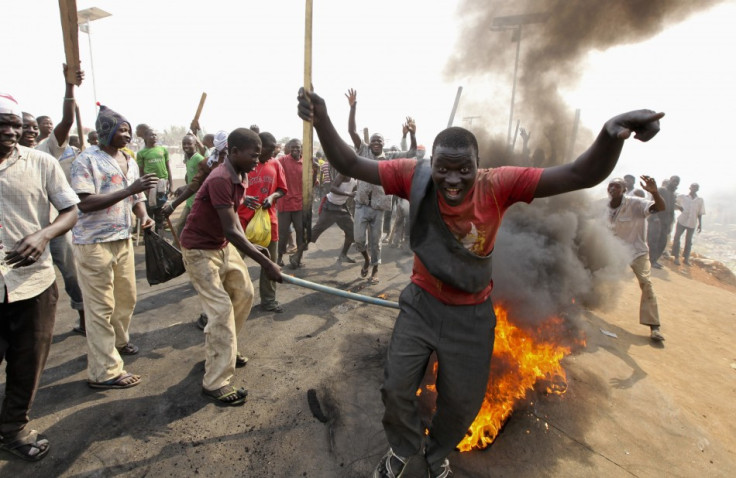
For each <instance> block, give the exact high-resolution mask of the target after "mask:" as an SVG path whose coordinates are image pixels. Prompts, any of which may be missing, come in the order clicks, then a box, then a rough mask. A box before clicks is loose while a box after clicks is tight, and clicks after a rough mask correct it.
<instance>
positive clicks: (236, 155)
mask: <svg viewBox="0 0 736 478" xmlns="http://www.w3.org/2000/svg"><path fill="white" fill-rule="evenodd" d="M227 149H228V152H227V156H228V158H229V159H230V164H232V165H233V168H235V171H237V172H239V173H241V174H247V173H249V172H251V171H253V169H254V168H255V167H256V163H257V162H258V157H259V156H260V155H261V138H259V137H258V134H256V133H255V132H254V131H252V130H250V129H248V128H238V129H235V130H233V132H232V133H230V134H229V135H228V137H227Z"/></svg>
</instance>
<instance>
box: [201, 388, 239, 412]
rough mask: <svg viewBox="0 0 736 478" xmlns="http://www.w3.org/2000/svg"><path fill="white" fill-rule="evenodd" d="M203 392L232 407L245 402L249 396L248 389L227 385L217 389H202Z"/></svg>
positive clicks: (212, 398)
mask: <svg viewBox="0 0 736 478" xmlns="http://www.w3.org/2000/svg"><path fill="white" fill-rule="evenodd" d="M202 394H203V395H204V396H205V397H207V398H209V399H210V400H214V401H215V402H217V404H218V405H226V406H230V407H237V406H240V405H242V404H244V403H245V399H246V398H248V391H247V390H245V389H244V388H238V389H236V388H235V387H233V386H230V385H225V386H224V387H221V388H218V389H217V390H207V389H205V388H203V389H202Z"/></svg>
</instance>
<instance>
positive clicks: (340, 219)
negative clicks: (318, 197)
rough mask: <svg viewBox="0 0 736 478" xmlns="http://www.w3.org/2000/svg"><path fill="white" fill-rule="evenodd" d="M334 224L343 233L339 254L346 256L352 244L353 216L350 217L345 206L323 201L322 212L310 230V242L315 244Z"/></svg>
mask: <svg viewBox="0 0 736 478" xmlns="http://www.w3.org/2000/svg"><path fill="white" fill-rule="evenodd" d="M335 223H337V227H339V228H340V229H342V232H344V233H345V241H344V242H343V244H342V252H341V253H340V254H341V255H343V256H344V255H347V253H348V249H350V244H352V243H353V242H354V236H353V227H354V224H353V216H351V215H350V213H349V212H348V209H347V208H346V207H345V206H338V205H336V204H332V203H331V202H330V201H325V203H324V204H323V205H322V212H321V213H320V214H319V218H318V219H317V224H315V225H314V227H313V228H312V242H317V239H319V236H320V235H321V234H322V233H323V232H325V231H326V230H327V229H328V228H329V227H330V226H332V225H333V224H335Z"/></svg>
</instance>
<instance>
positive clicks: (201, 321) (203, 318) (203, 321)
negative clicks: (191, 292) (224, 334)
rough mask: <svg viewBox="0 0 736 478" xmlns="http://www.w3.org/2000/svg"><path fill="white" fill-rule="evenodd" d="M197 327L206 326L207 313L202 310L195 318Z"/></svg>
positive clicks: (202, 327)
mask: <svg viewBox="0 0 736 478" xmlns="http://www.w3.org/2000/svg"><path fill="white" fill-rule="evenodd" d="M197 327H199V328H200V329H202V330H204V328H205V327H207V314H205V313H204V312H202V313H201V314H199V317H198V318H197Z"/></svg>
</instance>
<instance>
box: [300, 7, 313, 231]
mask: <svg viewBox="0 0 736 478" xmlns="http://www.w3.org/2000/svg"><path fill="white" fill-rule="evenodd" d="M306 2H307V3H306V10H305V15H304V89H305V90H307V91H311V90H312V0H306ZM312 135H313V133H312V122H311V121H305V122H304V125H303V130H302V158H303V160H302V201H303V202H302V211H303V212H304V218H305V220H306V219H307V218H309V220H310V221H311V217H312V214H311V213H312V156H313V155H312V137H313V136H312Z"/></svg>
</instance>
